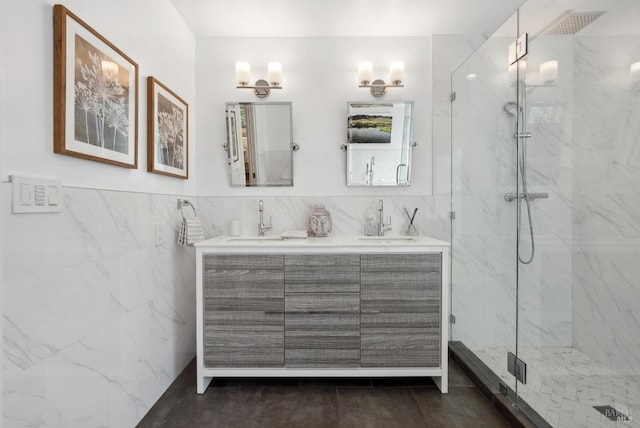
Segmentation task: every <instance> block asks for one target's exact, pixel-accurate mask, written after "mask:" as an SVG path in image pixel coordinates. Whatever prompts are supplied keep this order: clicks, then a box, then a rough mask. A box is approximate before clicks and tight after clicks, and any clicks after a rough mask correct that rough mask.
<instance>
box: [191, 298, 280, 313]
mask: <svg viewBox="0 0 640 428" xmlns="http://www.w3.org/2000/svg"><path fill="white" fill-rule="evenodd" d="M283 309H284V299H283V298H282V297H279V298H264V297H223V298H220V297H209V298H205V299H204V310H205V312H209V311H233V312H243V311H247V312H254V311H255V312H260V311H266V312H283Z"/></svg>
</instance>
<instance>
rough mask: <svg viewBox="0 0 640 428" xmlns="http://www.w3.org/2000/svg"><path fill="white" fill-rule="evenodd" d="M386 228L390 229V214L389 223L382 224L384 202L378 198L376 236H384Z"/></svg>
mask: <svg viewBox="0 0 640 428" xmlns="http://www.w3.org/2000/svg"><path fill="white" fill-rule="evenodd" d="M387 230H391V216H389V223H388V224H384V203H383V202H382V199H380V200H379V201H378V236H384V233H385V232H386V231H387Z"/></svg>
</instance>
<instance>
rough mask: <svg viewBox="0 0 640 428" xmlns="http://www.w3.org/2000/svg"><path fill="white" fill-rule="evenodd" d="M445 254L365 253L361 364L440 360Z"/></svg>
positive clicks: (434, 364) (427, 364)
mask: <svg viewBox="0 0 640 428" xmlns="http://www.w3.org/2000/svg"><path fill="white" fill-rule="evenodd" d="M441 287H442V285H441V255H440V254H363V255H362V257H361V290H360V305H361V316H360V324H361V350H360V352H361V361H362V362H361V365H362V366H363V367H439V366H440V310H441V309H440V301H441V296H440V294H441Z"/></svg>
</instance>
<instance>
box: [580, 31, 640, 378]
mask: <svg viewBox="0 0 640 428" xmlns="http://www.w3.org/2000/svg"><path fill="white" fill-rule="evenodd" d="M612 47H615V49H613V48H612ZM575 52H576V53H575V55H576V73H575V99H576V111H575V114H574V133H575V140H574V188H573V200H574V215H573V228H574V254H573V258H574V264H575V270H574V274H573V295H574V302H575V304H574V310H573V344H574V346H575V347H576V348H578V349H580V350H581V351H582V352H584V353H585V354H587V355H589V356H590V357H592V358H594V359H595V360H597V361H600V362H601V363H603V364H605V365H606V366H608V367H611V368H613V369H615V370H616V371H618V372H619V373H622V374H625V375H630V376H635V377H636V378H637V379H638V381H640V340H639V339H638V338H640V315H639V314H640V312H639V309H638V308H640V264H639V263H638V260H640V192H639V191H638V189H640V145H639V144H640V123H639V122H638V116H639V115H640V104H639V103H638V97H639V96H640V94H639V93H638V91H637V90H634V88H633V87H632V85H631V82H630V80H629V75H628V71H629V64H630V63H632V62H634V61H637V60H638V58H640V41H639V40H638V37H637V36H636V37H631V36H629V37H622V36H621V37H586V36H583V37H578V38H576V42H575Z"/></svg>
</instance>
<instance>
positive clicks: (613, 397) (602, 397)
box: [473, 347, 640, 428]
mask: <svg viewBox="0 0 640 428" xmlns="http://www.w3.org/2000/svg"><path fill="white" fill-rule="evenodd" d="M508 351H509V350H508V349H507V348H482V349H475V350H473V352H475V354H476V355H477V356H478V357H479V358H480V359H481V360H482V361H483V362H484V363H485V364H486V365H487V366H489V368H491V370H493V372H494V373H496V374H497V375H498V376H500V378H501V379H503V380H504V381H505V382H506V383H507V385H509V386H511V387H512V388H513V385H514V377H513V376H512V375H511V374H509V372H508V371H507V352H508ZM519 353H520V355H519V358H521V359H522V360H524V361H525V362H526V363H527V384H526V385H523V384H518V394H520V397H522V398H523V399H524V401H526V402H527V403H528V404H529V405H530V406H531V407H533V408H534V409H535V410H536V412H538V414H539V415H540V416H542V417H543V418H544V419H545V420H546V421H547V422H548V423H549V424H551V425H553V426H554V427H562V428H564V427H613V426H619V427H640V384H639V383H638V378H637V377H635V378H634V377H632V376H623V375H621V374H619V373H617V372H615V371H614V370H611V369H610V368H608V367H606V366H604V365H602V364H600V363H598V362H596V361H594V360H592V359H591V358H589V357H588V356H587V355H585V354H583V353H582V352H580V351H578V350H576V349H574V348H571V347H526V348H524V349H520V350H519ZM606 405H609V406H612V407H613V408H615V409H616V410H618V411H619V412H621V413H622V414H623V415H627V416H631V418H632V420H631V421H619V422H616V421H612V420H610V419H608V418H607V417H606V416H605V415H603V414H601V413H600V412H598V411H597V410H596V409H594V408H593V406H606Z"/></svg>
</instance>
